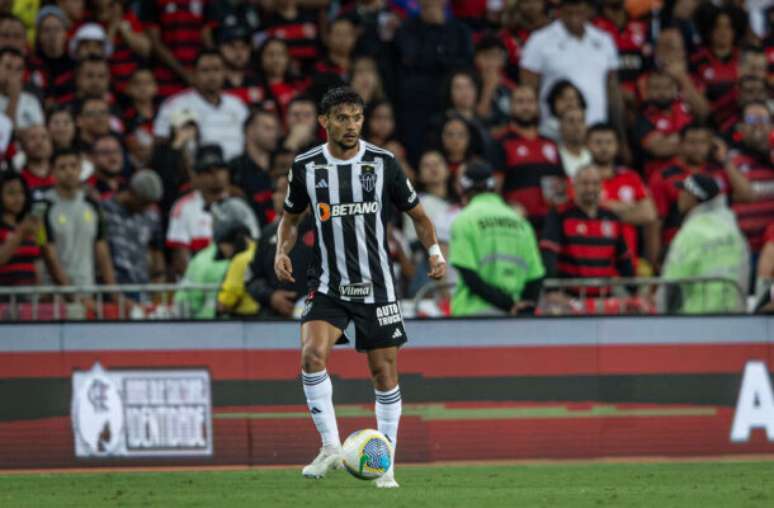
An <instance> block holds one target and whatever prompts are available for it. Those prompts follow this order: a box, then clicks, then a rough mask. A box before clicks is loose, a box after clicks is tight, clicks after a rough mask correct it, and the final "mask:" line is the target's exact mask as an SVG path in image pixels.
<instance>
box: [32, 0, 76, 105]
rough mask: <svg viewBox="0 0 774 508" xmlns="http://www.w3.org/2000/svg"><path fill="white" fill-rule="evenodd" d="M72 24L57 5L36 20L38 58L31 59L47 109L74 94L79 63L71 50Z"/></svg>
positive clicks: (47, 8) (44, 7) (43, 10)
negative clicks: (69, 30)
mask: <svg viewBox="0 0 774 508" xmlns="http://www.w3.org/2000/svg"><path fill="white" fill-rule="evenodd" d="M69 26H70V21H69V20H68V19H67V16H66V15H65V13H64V12H63V11H62V9H60V8H59V7H57V6H56V5H46V6H43V7H41V8H40V10H39V11H38V15H37V17H36V18H35V44H34V48H35V54H34V57H33V58H32V59H31V65H32V71H31V76H32V79H33V80H34V81H35V82H36V83H37V85H38V87H39V88H40V89H41V91H42V92H43V93H42V95H43V97H44V99H43V101H44V104H45V106H46V107H51V106H52V105H54V104H61V103H62V102H64V100H63V98H64V97H65V96H66V95H69V94H70V93H72V87H73V79H74V73H73V68H74V66H75V62H73V60H72V58H70V54H69V52H68V48H67V46H68V45H67V30H68V28H69Z"/></svg>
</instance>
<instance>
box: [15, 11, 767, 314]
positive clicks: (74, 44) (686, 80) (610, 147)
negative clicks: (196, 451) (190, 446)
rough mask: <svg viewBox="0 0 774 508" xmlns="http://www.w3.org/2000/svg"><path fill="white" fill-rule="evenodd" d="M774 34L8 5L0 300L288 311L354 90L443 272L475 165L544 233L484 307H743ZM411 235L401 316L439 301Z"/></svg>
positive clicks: (758, 15)
mask: <svg viewBox="0 0 774 508" xmlns="http://www.w3.org/2000/svg"><path fill="white" fill-rule="evenodd" d="M773 36H774V9H772V2H771V1H770V0H730V1H725V2H723V1H706V0H705V1H702V0H665V1H663V2H660V1H657V0H631V1H628V0H588V1H586V0H561V1H560V0H469V1H456V0H360V1H357V0H349V1H348V0H341V1H337V0H222V1H217V2H216V1H209V0H60V1H56V2H50V1H45V0H16V1H13V0H11V1H9V0H0V165H2V172H0V214H1V216H2V217H1V219H2V220H1V221H0V242H2V243H1V244H0V286H5V287H8V286H34V285H62V286H66V285H74V286H89V285H93V284H147V283H152V282H167V283H178V282H181V281H183V282H189V283H197V284H207V283H214V284H220V285H221V290H220V295H219V297H218V299H217V303H213V302H210V304H205V303H204V300H206V297H205V296H204V295H202V294H197V293H196V292H193V291H191V292H185V293H183V294H181V295H178V299H180V300H184V301H185V303H186V305H189V306H190V307H191V308H192V309H194V314H196V315H199V316H200V317H211V316H213V315H214V314H215V313H216V312H221V313H226V314H239V315H256V314H260V315H262V316H272V317H278V316H290V315H292V313H293V308H294V307H295V305H296V302H297V301H298V300H299V299H301V298H302V297H303V294H304V292H305V288H304V287H303V283H304V277H300V278H299V279H300V281H299V283H298V284H297V285H296V286H295V287H288V286H283V285H280V284H278V283H277V281H276V279H274V276H273V271H272V269H271V267H272V258H273V253H274V244H273V243H272V241H273V240H274V239H275V237H274V231H275V230H276V221H277V219H278V216H279V215H280V214H281V213H282V211H281V206H282V200H283V198H284V195H285V192H286V189H287V173H288V170H289V167H290V165H291V163H292V161H293V158H294V157H295V155H297V154H299V153H301V152H303V151H304V150H306V149H308V148H310V147H312V146H314V145H317V144H319V143H322V142H323V141H324V132H323V131H321V129H320V127H319V125H318V123H317V107H318V103H319V100H320V98H321V97H322V95H323V94H324V93H325V91H327V90H328V89H330V88H331V87H334V86H340V85H342V84H349V85H351V86H352V87H353V88H354V89H355V90H356V91H357V92H358V93H359V94H360V95H361V96H362V97H363V98H364V100H365V102H366V105H367V106H366V110H365V124H364V133H363V137H364V138H365V139H366V140H368V141H369V142H371V143H373V144H374V145H377V146H379V147H383V148H385V149H387V150H389V151H391V152H392V153H393V154H395V156H396V157H397V158H398V159H399V160H400V162H401V164H402V167H403V169H404V171H405V172H406V173H407V175H408V176H409V178H410V179H411V180H412V181H413V182H414V184H415V186H416V188H417V190H418V191H419V192H420V194H421V196H422V200H423V204H424V206H425V208H426V209H427V210H428V213H429V214H430V216H431V218H432V220H433V222H434V224H435V225H436V228H437V230H438V234H439V240H440V241H441V242H442V243H443V244H444V247H445V248H448V249H449V250H450V251H451V255H452V257H451V260H452V264H454V259H455V253H454V245H453V243H454V236H455V235H454V234H453V232H454V231H455V227H454V220H455V217H456V216H457V215H458V214H459V213H461V210H463V209H464V208H465V207H466V206H467V205H469V204H471V203H472V202H473V199H475V196H473V195H471V193H469V192H467V189H469V188H470V186H468V187H466V186H465V185H463V183H464V182H463V180H464V179H465V176H464V175H465V174H466V171H468V169H469V168H471V167H476V168H477V171H476V175H475V177H476V178H480V179H481V181H484V180H488V178H489V177H488V176H487V175H488V174H489V173H487V171H489V172H490V173H491V174H492V177H491V178H492V181H493V184H492V185H491V186H486V187H485V188H483V189H482V188H481V187H475V188H476V189H478V190H479V191H481V190H485V191H486V192H487V193H490V194H495V195H499V196H500V199H501V200H502V201H504V202H505V203H506V204H507V205H509V206H510V207H511V208H512V209H514V210H515V211H516V212H517V214H518V215H519V217H522V218H523V219H524V221H525V224H527V227H529V228H531V231H532V232H533V237H534V239H535V241H534V242H533V243H534V249H537V250H539V252H537V255H536V256H524V258H525V259H526V258H529V259H533V258H534V259H536V261H535V262H536V263H539V264H540V265H541V266H540V269H539V270H538V269H532V268H530V269H529V270H523V272H524V274H526V273H530V274H533V275H530V276H526V275H524V274H522V275H519V276H518V277H521V278H522V279H524V280H523V281H520V283H519V284H518V287H517V288H514V289H513V290H511V293H510V295H509V296H508V298H507V299H506V301H505V303H502V298H501V299H500V302H498V298H497V295H495V296H494V297H492V298H491V299H488V298H487V297H486V291H487V288H486V287H484V289H481V288H480V287H479V288H478V289H476V288H475V283H474V289H473V292H474V293H476V294H477V295H478V296H479V297H480V298H482V299H483V301H486V302H488V303H489V304H491V306H492V308H494V309H497V308H499V309H502V310H503V311H506V312H507V311H508V310H509V309H511V308H513V305H514V304H515V303H517V302H518V300H519V299H520V295H519V292H520V291H521V290H522V289H523V288H524V287H525V285H526V284H527V283H528V282H529V281H530V280H531V278H539V277H549V278H559V279H561V278H587V277H597V278H598V277H603V278H617V277H634V276H659V275H663V276H669V277H681V276H682V277H695V276H724V277H728V278H730V279H732V280H735V281H737V282H738V285H739V287H740V288H742V290H743V291H744V292H747V291H750V292H753V293H754V292H755V291H756V287H759V284H760V282H759V281H763V280H766V279H768V278H771V277H774V167H772V154H774V152H773V151H772V143H773V141H774V131H772V128H771V111H772V106H773V105H774V103H773V102H772V96H771V87H772V84H774V74H773V73H772V69H773V68H774V43H773V42H774V38H773ZM482 175H483V176H482ZM469 180H470V179H469ZM409 222H410V221H402V220H400V218H398V220H396V222H395V224H394V225H393V227H392V228H391V229H390V231H389V233H388V234H389V241H390V248H391V255H392V256H393V260H394V264H395V269H396V273H397V277H398V278H399V281H400V287H401V294H402V295H403V297H404V298H411V297H413V296H414V295H415V294H416V292H417V291H418V290H419V289H420V288H422V287H423V286H425V285H426V283H427V282H428V280H427V277H426V271H427V270H426V265H425V262H424V259H425V256H426V254H425V253H424V251H423V250H422V249H421V246H420V245H419V244H418V242H417V240H416V234H415V233H414V231H412V230H411V228H410V224H408V223H409ZM474 229H475V228H474ZM467 233H468V232H465V234H467ZM721 233H722V234H721ZM313 234H314V233H313V231H312V226H311V224H310V223H309V221H307V223H306V224H304V223H302V231H301V234H300V235H299V249H297V250H298V251H299V252H298V253H297V256H298V258H297V259H298V262H299V263H305V262H307V261H308V259H309V257H310V256H311V253H310V252H309V249H310V247H311V245H312V244H313ZM472 234H475V233H472ZM713 235H715V236H713ZM468 241H471V243H470V245H475V243H476V242H475V238H473V239H472V240H471V239H470V238H468ZM459 245H465V244H464V242H460V244H459ZM707 245H711V246H712V248H714V247H717V248H718V249H719V250H718V251H717V252H718V254H711V253H709V252H708V250H707V249H708V247H707ZM460 248H462V247H458V248H457V249H458V252H457V254H456V256H457V258H460V254H459V249H460ZM471 248H472V247H471ZM519 259H522V258H519ZM480 264H481V260H480V259H479V260H473V261H472V264H471V266H470V268H471V269H475V267H476V266H478V265H480ZM533 268H534V267H533ZM480 275H481V277H480V278H481V279H483V282H484V283H485V284H487V285H489V286H497V281H496V280H490V279H491V276H489V275H487V274H486V273H485V272H482V273H481V274H480ZM455 279H456V275H455V273H454V272H452V274H451V276H450V281H449V285H450V286H451V285H454V284H455ZM478 282H479V283H480V282H481V281H480V280H479V281H478ZM464 284H468V285H469V286H470V282H469V281H467V279H465V280H459V281H457V286H458V288H459V286H460V285H464ZM490 289H491V288H490ZM502 289H503V288H502V287H501V288H500V290H502ZM597 289H599V288H597ZM624 289H626V288H624ZM482 291H483V293H482ZM568 293H569V294H570V295H572V293H573V291H572V290H566V291H556V292H555V295H562V294H568ZM689 293H690V292H689V291H688V292H686V291H684V292H683V294H682V297H681V302H682V303H678V304H677V305H678V306H679V305H683V310H686V309H688V308H689V307H690V300H691V297H690V294H689ZM122 298H126V299H127V301H130V302H135V303H137V302H138V301H140V300H142V296H140V295H139V294H138V295H134V294H133V293H131V292H127V293H125V295H124V296H123V297H122ZM705 298H706V297H705ZM84 301H87V302H88V301H89V298H88V297H85V299H84ZM565 303H566V302H565V301H564V300H562V297H561V296H557V304H565ZM718 305H719V306H717V307H715V308H714V309H710V310H716V311H717V310H724V307H723V306H722V304H718ZM462 307H465V306H464V305H463V306H460V307H459V308H460V309H462ZM476 308H478V309H480V306H479V307H476ZM530 308H531V307H530ZM521 309H522V308H521V307H520V308H519V310H521ZM688 310H689V309H688ZM438 312H440V313H444V312H446V313H448V312H449V309H448V308H447V309H444V308H443V306H441V308H440V309H439V310H438ZM458 313H460V314H462V313H466V312H464V311H460V312H458Z"/></svg>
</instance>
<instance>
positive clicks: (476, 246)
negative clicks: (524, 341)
mask: <svg viewBox="0 0 774 508" xmlns="http://www.w3.org/2000/svg"><path fill="white" fill-rule="evenodd" d="M449 263H450V264H451V265H453V266H459V267H461V268H466V269H469V270H473V271H475V272H476V273H477V274H478V275H479V277H481V279H483V280H484V281H485V282H486V283H487V284H490V285H492V286H495V287H497V288H499V289H500V290H502V291H504V292H505V293H508V294H509V295H511V296H513V298H514V300H519V298H520V296H521V292H522V290H523V289H524V286H525V285H526V284H527V282H529V281H531V280H534V279H539V278H540V277H543V276H544V275H545V269H544V268H543V262H542V260H541V258H540V249H539V248H538V245H537V240H536V238H535V232H534V231H533V230H532V226H530V224H529V222H527V220H526V219H524V218H523V217H522V216H520V215H519V214H518V213H516V212H515V211H514V210H513V209H512V208H511V207H509V206H508V205H507V204H506V203H505V202H504V201H503V200H502V198H501V197H500V196H499V195H497V194H493V193H484V194H479V195H477V196H474V197H473V199H472V200H471V201H470V203H469V204H468V205H467V206H466V207H465V208H464V209H463V210H462V211H461V212H460V213H459V215H457V217H456V218H455V219H454V222H453V223H452V226H451V240H450V242H449ZM451 308H452V315H455V316H469V315H476V314H487V313H488V314H491V313H492V312H493V311H497V312H499V310H498V309H496V308H495V307H494V306H492V305H491V304H489V303H488V302H486V301H485V300H484V299H483V298H481V297H479V296H478V295H476V294H474V293H473V292H472V291H471V290H470V288H469V287H468V286H467V285H466V284H465V282H464V281H463V280H462V278H460V279H459V280H458V282H457V287H456V289H455V291H454V295H453V297H452V305H451Z"/></svg>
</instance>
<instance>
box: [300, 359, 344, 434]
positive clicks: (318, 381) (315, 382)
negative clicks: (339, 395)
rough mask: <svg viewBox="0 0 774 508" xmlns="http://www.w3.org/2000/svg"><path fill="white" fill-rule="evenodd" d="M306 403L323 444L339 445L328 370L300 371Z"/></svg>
mask: <svg viewBox="0 0 774 508" xmlns="http://www.w3.org/2000/svg"><path fill="white" fill-rule="evenodd" d="M301 380H302V381H303V383H304V395H306V404H307V406H308V407H309V412H310V413H311V415H312V420H314V426H315V427H317V432H319V433H320V437H322V444H323V446H327V447H331V446H335V447H338V446H341V441H340V440H339V427H338V425H337V424H336V411H335V410H334V409H333V385H332V384H331V378H329V377H328V371H326V370H321V371H320V372H312V373H307V372H304V371H301Z"/></svg>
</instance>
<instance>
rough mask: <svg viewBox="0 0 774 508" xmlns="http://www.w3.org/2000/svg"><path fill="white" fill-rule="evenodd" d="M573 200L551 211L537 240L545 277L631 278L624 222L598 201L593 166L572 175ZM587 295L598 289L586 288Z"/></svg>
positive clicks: (599, 188)
mask: <svg viewBox="0 0 774 508" xmlns="http://www.w3.org/2000/svg"><path fill="white" fill-rule="evenodd" d="M574 188H575V199H574V201H573V202H571V203H569V204H567V205H565V206H563V207H561V208H559V209H558V210H551V212H550V213H549V214H548V216H547V217H546V223H545V228H544V229H543V235H542V238H541V240H540V249H541V251H542V252H543V264H544V265H545V267H546V277H561V278H587V277H632V276H633V275H634V267H633V265H632V258H631V253H630V252H629V249H628V248H627V245H626V240H625V236H624V230H625V224H624V223H623V222H622V221H621V220H620V219H619V217H618V216H617V215H616V214H615V213H613V212H612V211H611V210H609V209H607V208H605V207H604V206H602V205H601V203H600V197H601V195H602V177H601V175H600V174H599V171H598V170H597V169H596V168H595V167H593V166H585V167H584V168H581V170H580V171H579V172H578V174H577V175H576V176H575V182H574ZM586 293H587V294H588V295H590V296H593V295H596V294H598V291H595V290H593V289H592V290H588V291H587V292H586Z"/></svg>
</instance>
